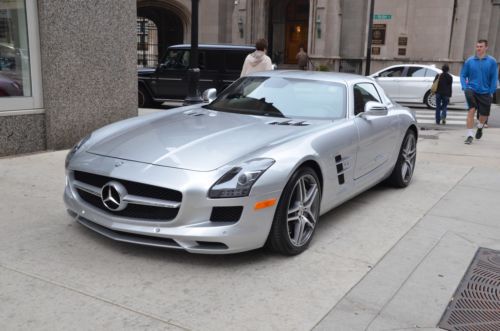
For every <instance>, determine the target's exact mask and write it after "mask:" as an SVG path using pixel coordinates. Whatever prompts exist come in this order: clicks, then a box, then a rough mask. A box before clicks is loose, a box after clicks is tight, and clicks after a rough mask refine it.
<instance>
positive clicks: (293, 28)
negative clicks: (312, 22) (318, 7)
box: [285, 0, 309, 64]
mask: <svg viewBox="0 0 500 331" xmlns="http://www.w3.org/2000/svg"><path fill="white" fill-rule="evenodd" d="M308 29H309V0H293V1H290V2H289V3H288V6H287V8H286V28H285V33H286V39H285V40H286V45H285V63H290V64H295V63H297V59H296V58H295V57H296V55H297V53H298V52H299V49H300V47H301V46H302V47H303V48H304V49H306V48H307V36H308Z"/></svg>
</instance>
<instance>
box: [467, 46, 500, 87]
mask: <svg viewBox="0 0 500 331" xmlns="http://www.w3.org/2000/svg"><path fill="white" fill-rule="evenodd" d="M497 80H498V65H497V61H496V60H495V58H493V57H492V56H489V55H487V56H485V57H483V58H482V59H480V58H479V57H477V56H471V57H470V58H468V59H467V61H465V63H464V66H463V67H462V71H461V72H460V83H461V84H462V90H465V89H471V90H473V91H474V92H476V93H478V94H493V93H495V91H496V89H497Z"/></svg>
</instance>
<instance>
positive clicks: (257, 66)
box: [240, 39, 273, 77]
mask: <svg viewBox="0 0 500 331" xmlns="http://www.w3.org/2000/svg"><path fill="white" fill-rule="evenodd" d="M255 49H256V50H255V52H253V53H250V54H248V55H247V57H246V58H245V62H244V63H243V69H242V70H241V75H240V76H241V77H243V76H246V75H248V74H250V73H252V72H257V71H266V70H273V63H272V61H271V58H270V57H269V56H267V55H266V52H267V41H266V40H265V39H259V40H257V42H256V43H255Z"/></svg>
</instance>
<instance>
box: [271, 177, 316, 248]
mask: <svg viewBox="0 0 500 331" xmlns="http://www.w3.org/2000/svg"><path fill="white" fill-rule="evenodd" d="M320 202H321V186H320V182H319V179H318V176H317V175H316V172H315V171H314V170H312V169H311V168H309V167H304V168H300V169H298V170H297V171H296V172H295V173H294V174H293V175H292V177H291V178H290V180H289V181H288V183H287V184H286V186H285V189H284V190H283V193H282V194H281V198H280V201H279V203H278V207H277V208H276V213H275V215H274V220H273V224H272V226H271V231H270V233H269V237H268V239H267V243H266V245H267V247H268V248H270V249H271V250H273V251H275V252H278V253H281V254H283V255H297V254H300V253H302V252H303V251H305V250H306V249H307V247H308V246H309V243H310V242H311V240H312V237H313V234H314V230H315V229H316V224H317V223H318V219H319V208H320Z"/></svg>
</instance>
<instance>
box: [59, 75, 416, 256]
mask: <svg viewBox="0 0 500 331" xmlns="http://www.w3.org/2000/svg"><path fill="white" fill-rule="evenodd" d="M211 96H214V91H208V93H207V94H206V98H207V99H209V98H210V97H211ZM417 132H418V131H417V125H416V121H415V117H414V115H413V114H412V113H411V112H410V111H409V110H408V108H405V107H401V106H400V105H398V104H395V103H392V102H391V100H389V98H387V97H386V96H385V94H384V92H383V90H382V88H381V87H380V86H379V85H378V84H377V83H376V82H375V81H374V80H373V79H371V78H367V77H362V76H357V75H350V74H340V73H323V72H307V71H271V72H263V73H256V74H253V75H251V76H248V77H244V78H240V79H239V80H237V81H236V82H235V83H234V84H232V85H231V86H230V87H228V88H227V89H226V90H224V91H223V92H222V93H221V94H220V95H219V96H217V98H216V99H215V100H213V101H211V102H210V103H205V104H201V105H193V106H188V107H182V108H177V109H172V110H167V111H164V112H160V113H155V114H151V115H148V116H142V117H138V118H131V119H128V120H124V121H121V122H117V123H114V124H111V125H109V126H106V127H104V128H101V129H99V130H97V131H95V132H93V133H92V134H91V135H89V136H88V137H86V138H84V139H83V140H82V141H80V142H79V143H78V144H76V145H75V146H74V147H73V148H72V149H71V151H70V152H69V153H68V156H67V160H66V178H67V180H66V188H65V192H64V201H65V203H66V207H67V209H68V212H69V214H70V215H72V216H73V217H74V218H75V220H76V221H78V222H79V223H81V224H82V225H84V226H86V227H88V228H89V229H91V230H94V231H96V232H98V233H100V234H102V235H104V236H107V237H109V238H111V239H114V240H118V241H123V242H129V243H136V244H143V245H150V246H158V247H167V248H173V249H183V250H186V251H188V252H193V253H211V254H224V253H235V252H242V251H246V250H251V249H256V248H259V247H262V246H268V247H269V248H271V249H273V250H275V251H278V252H280V253H283V254H286V255H294V254H299V253H301V252H302V251H304V250H305V249H306V248H307V247H308V245H309V244H310V242H311V240H312V238H313V234H314V231H315V229H316V227H317V224H318V221H319V217H320V215H322V214H324V213H326V212H327V211H329V210H331V209H332V208H334V207H336V206H338V205H340V204H341V203H343V202H345V201H346V200H348V199H350V198H352V197H354V196H355V195H357V194H359V193H361V192H363V191H365V190H367V189H369V188H370V187H372V186H374V185H376V184H377V183H379V182H381V181H383V180H387V181H388V182H390V183H392V184H393V185H394V186H396V187H406V186H407V185H408V184H409V183H410V181H411V179H412V175H413V170H414V167H415V159H416V144H417ZM353 212H354V211H353Z"/></svg>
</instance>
